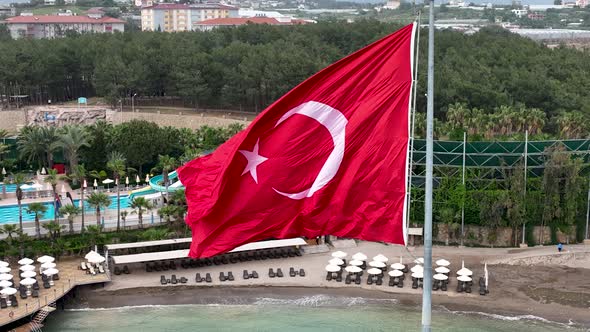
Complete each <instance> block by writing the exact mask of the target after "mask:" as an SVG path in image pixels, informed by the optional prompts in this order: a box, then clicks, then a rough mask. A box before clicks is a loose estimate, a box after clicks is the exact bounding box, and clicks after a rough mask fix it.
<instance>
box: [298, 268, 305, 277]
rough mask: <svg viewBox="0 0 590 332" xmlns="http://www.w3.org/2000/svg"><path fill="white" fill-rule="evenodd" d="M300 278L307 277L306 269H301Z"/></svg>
mask: <svg viewBox="0 0 590 332" xmlns="http://www.w3.org/2000/svg"><path fill="white" fill-rule="evenodd" d="M299 276H300V277H305V270H304V269H299Z"/></svg>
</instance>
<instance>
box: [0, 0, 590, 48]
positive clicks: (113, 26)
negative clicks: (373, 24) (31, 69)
mask: <svg viewBox="0 0 590 332" xmlns="http://www.w3.org/2000/svg"><path fill="white" fill-rule="evenodd" d="M437 9H438V12H437V13H436V15H437V21H436V22H435V23H436V27H437V28H439V29H453V30H457V31H461V32H464V33H466V34H471V33H475V32H477V31H478V30H479V29H480V28H482V27H484V26H489V25H497V26H501V27H503V28H505V29H508V30H510V31H512V32H515V33H518V34H521V35H523V36H527V37H530V38H532V39H535V40H539V41H544V42H549V43H551V42H554V43H555V44H556V45H557V44H560V43H563V42H564V41H566V43H567V42H569V43H572V44H576V43H577V44H580V45H586V44H587V42H586V41H588V40H590V7H588V0H567V1H563V0H555V1H554V4H553V5H523V4H521V2H520V1H519V0H514V1H513V2H512V4H510V5H495V4H491V3H487V4H485V3H484V4H475V3H472V2H471V3H468V2H460V1H457V0H450V1H449V2H447V3H445V4H441V5H439V6H438V8H437ZM421 10H422V5H421V4H419V5H418V4H411V3H408V2H403V1H400V0H390V1H387V2H385V3H383V2H381V3H375V4H370V3H355V2H343V1H334V0H314V1H309V0H284V1H255V0H227V1H220V2H205V1H202V0H201V1H198V2H197V1H185V2H182V1H181V2H174V3H166V2H156V1H153V0H134V1H131V0H32V1H31V2H30V3H14V4H11V5H5V6H0V23H1V24H2V25H0V34H1V33H5V34H9V35H10V37H12V38H14V39H18V38H36V39H39V38H57V37H62V36H66V35H68V33H72V32H75V33H116V32H124V31H136V30H142V31H162V32H183V31H207V30H211V29H215V28H217V27H228V26H240V25H244V24H268V25H286V26H288V25H300V24H314V23H316V22H318V21H321V20H329V19H331V20H333V19H338V20H345V21H348V22H354V21H356V20H359V19H377V20H380V21H384V22H399V23H407V22H409V21H411V20H413V19H414V18H415V17H416V15H417V13H418V12H419V11H421ZM422 23H423V24H427V19H426V18H422Z"/></svg>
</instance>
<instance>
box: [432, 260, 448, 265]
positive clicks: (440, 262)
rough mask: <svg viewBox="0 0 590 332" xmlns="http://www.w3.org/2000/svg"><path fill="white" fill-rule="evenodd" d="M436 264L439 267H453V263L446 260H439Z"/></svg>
mask: <svg viewBox="0 0 590 332" xmlns="http://www.w3.org/2000/svg"><path fill="white" fill-rule="evenodd" d="M435 263H436V265H438V266H449V265H451V262H449V261H448V260H446V259H439V260H437V261H436V262H435Z"/></svg>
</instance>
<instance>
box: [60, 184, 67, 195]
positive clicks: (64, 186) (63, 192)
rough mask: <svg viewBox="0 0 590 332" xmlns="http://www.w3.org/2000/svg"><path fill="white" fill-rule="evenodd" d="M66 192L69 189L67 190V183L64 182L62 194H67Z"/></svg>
mask: <svg viewBox="0 0 590 332" xmlns="http://www.w3.org/2000/svg"><path fill="white" fill-rule="evenodd" d="M66 192H67V190H66V185H65V184H62V185H61V193H62V194H65V193H66Z"/></svg>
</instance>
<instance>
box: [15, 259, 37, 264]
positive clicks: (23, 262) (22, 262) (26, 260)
mask: <svg viewBox="0 0 590 332" xmlns="http://www.w3.org/2000/svg"><path fill="white" fill-rule="evenodd" d="M33 263H35V261H34V260H32V259H30V258H26V257H25V258H23V259H21V260H20V261H18V264H20V265H31V264H33Z"/></svg>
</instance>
